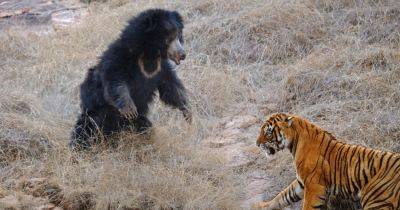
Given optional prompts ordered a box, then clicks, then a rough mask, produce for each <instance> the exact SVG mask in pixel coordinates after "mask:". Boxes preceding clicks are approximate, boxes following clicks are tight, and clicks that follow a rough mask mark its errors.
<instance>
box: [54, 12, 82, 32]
mask: <svg viewBox="0 0 400 210" xmlns="http://www.w3.org/2000/svg"><path fill="white" fill-rule="evenodd" d="M86 14H87V12H86V10H77V9H66V10H62V11H58V12H54V13H53V14H52V15H51V21H52V23H53V26H54V28H56V29H57V28H62V27H67V26H70V25H72V24H74V23H77V22H78V21H79V20H80V19H82V17H83V16H85V15H86Z"/></svg>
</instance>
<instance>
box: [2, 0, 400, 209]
mask: <svg viewBox="0 0 400 210" xmlns="http://www.w3.org/2000/svg"><path fill="white" fill-rule="evenodd" d="M153 7H161V8H166V9H174V10H178V11H179V12H180V13H181V14H182V15H183V16H184V18H185V22H186V28H185V30H184V35H185V39H186V42H185V46H186V49H187V52H188V56H187V60H185V61H184V62H183V63H182V64H181V65H180V66H179V67H178V68H177V72H178V74H179V76H180V77H181V78H182V80H183V82H184V84H185V85H186V87H187V89H188V91H189V98H190V103H191V106H192V108H193V112H194V115H195V117H194V123H193V124H192V125H187V124H186V123H185V121H184V120H183V118H182V116H181V114H180V113H179V111H176V110H173V109H171V108H169V107H167V106H165V105H163V104H161V103H160V102H159V101H156V102H155V103H154V105H153V106H152V112H151V116H150V117H151V119H152V120H153V122H154V127H155V128H154V130H153V133H152V135H151V136H146V137H143V136H136V135H135V134H132V133H124V134H121V135H119V136H116V137H115V139H116V140H118V142H119V146H118V147H117V148H108V147H105V148H103V147H99V148H96V149H94V151H91V152H88V153H83V154H82V153H80V154H75V153H72V152H71V151H70V150H69V149H68V147H67V144H68V141H69V134H70V132H71V129H72V126H73V124H74V121H75V119H76V117H77V115H78V113H79V100H78V96H79V84H80V83H81V82H82V81H83V78H84V76H85V74H86V70H87V69H88V68H89V67H90V66H92V65H94V64H96V62H97V58H98V56H100V55H101V53H102V51H103V50H105V49H106V48H107V46H108V44H109V43H110V42H112V41H113V40H114V39H115V38H116V37H117V36H118V34H119V32H120V30H121V29H122V28H123V27H124V25H125V23H126V21H127V20H128V19H129V18H131V17H132V16H134V15H135V14H137V13H138V12H140V11H142V10H144V9H147V8H153ZM88 10H89V13H88V15H87V16H86V17H85V18H84V19H83V20H82V22H81V23H79V24H76V25H74V26H71V27H68V28H65V29H60V30H57V31H56V32H55V33H53V34H49V35H46V36H43V35H42V36H35V35H30V36H27V34H26V33H21V31H24V29H23V28H19V27H12V28H9V29H7V30H3V31H1V32H0V83H1V88H0V198H5V197H7V196H14V197H16V198H18V200H19V203H18V205H17V204H16V205H15V209H31V208H33V206H40V205H43V204H45V203H48V202H51V203H53V204H56V205H58V206H60V207H63V208H64V209H85V208H87V209H90V208H95V209H135V208H140V209H170V208H172V209H241V208H247V207H246V206H243V203H242V202H243V200H245V199H247V198H246V195H245V193H244V192H243V189H244V188H245V187H246V186H247V185H248V184H249V182H248V174H251V173H252V172H254V171H260V170H261V171H262V172H264V173H266V174H268V176H270V178H271V180H270V181H271V184H270V185H268V186H270V187H266V189H264V190H265V193H266V194H265V198H266V199H270V198H271V197H272V196H273V195H274V194H275V193H277V192H279V190H281V189H282V188H283V187H284V186H285V185H286V184H288V183H290V181H291V180H292V179H293V178H294V177H295V175H294V170H293V167H292V166H291V165H290V164H289V163H290V160H291V158H290V157H289V153H287V152H284V153H281V154H278V155H277V156H276V157H275V158H273V159H267V158H265V157H262V156H261V155H260V157H259V158H258V159H257V160H256V161H255V163H254V164H252V165H250V166H246V167H244V168H241V169H240V170H238V169H237V168H234V167H232V168H230V167H223V166H224V161H223V160H222V159H221V157H219V156H218V154H210V153H209V152H208V151H207V148H205V147H203V146H202V140H204V139H206V138H208V137H210V136H213V135H216V134H218V133H219V132H222V130H221V129H222V128H221V127H220V126H218V122H219V121H220V120H221V119H222V118H224V117H232V116H239V115H254V116H257V117H258V118H259V119H264V118H265V116H268V115H269V114H271V113H274V112H278V111H279V112H280V111H282V112H289V113H294V114H297V115H300V116H303V117H306V118H308V119H310V120H311V121H313V122H315V123H317V124H319V125H321V126H322V127H323V128H326V129H327V130H329V131H330V132H332V133H333V134H335V135H336V136H337V137H338V138H340V139H343V141H345V142H349V143H355V144H359V145H364V146H369V147H374V148H379V149H384V150H389V151H395V152H400V83H399V81H400V2H399V1H397V0H338V1H333V0H324V1H317V0H266V1H260V0H256V1H253V0H241V1H235V2H233V1H228V0H203V1H195V0H189V1H160V0H154V1H144V0H138V1H136V0H135V1H128V0H111V1H106V2H105V3H93V4H90V5H89V8H88ZM259 126H260V123H255V124H253V125H252V126H251V129H250V130H251V131H252V132H251V133H249V134H248V136H249V137H248V138H247V139H245V142H246V144H247V145H254V144H255V140H256V139H255V137H256V136H257V129H258V127H259ZM32 178H35V179H32ZM0 208H5V207H4V206H3V207H2V206H0Z"/></svg>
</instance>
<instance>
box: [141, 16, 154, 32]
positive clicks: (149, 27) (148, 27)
mask: <svg viewBox="0 0 400 210" xmlns="http://www.w3.org/2000/svg"><path fill="white" fill-rule="evenodd" d="M143 28H144V31H145V32H150V31H154V30H155V29H156V28H157V22H156V21H155V20H154V19H153V18H152V17H146V18H145V19H144V21H143Z"/></svg>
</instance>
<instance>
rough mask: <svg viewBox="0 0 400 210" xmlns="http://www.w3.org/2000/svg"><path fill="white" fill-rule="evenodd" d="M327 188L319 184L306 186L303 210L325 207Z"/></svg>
mask: <svg viewBox="0 0 400 210" xmlns="http://www.w3.org/2000/svg"><path fill="white" fill-rule="evenodd" d="M325 197H326V188H325V187H324V186H322V185H319V184H311V183H310V184H309V185H306V187H305V190H304V202H303V208H302V210H315V209H322V208H324V207H325V205H326V203H325Z"/></svg>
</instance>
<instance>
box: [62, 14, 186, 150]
mask: <svg viewBox="0 0 400 210" xmlns="http://www.w3.org/2000/svg"><path fill="white" fill-rule="evenodd" d="M182 29H183V21H182V17H181V16H180V14H179V13H178V12H176V11H167V10H162V9H150V10H146V11H144V12H142V13H140V14H139V15H137V16H136V17H134V18H132V19H131V20H130V21H129V22H128V25H127V26H126V28H125V29H124V30H123V31H122V33H121V35H120V37H119V38H118V39H117V40H116V41H114V42H113V43H112V44H111V45H110V46H109V47H108V49H107V50H106V51H105V52H104V53H103V55H102V56H101V57H100V61H99V63H98V64H97V65H96V66H94V67H92V68H90V69H89V71H88V73H87V76H86V79H85V80H84V82H83V83H82V84H81V86H80V99H81V111H82V113H81V115H80V116H79V118H78V120H77V122H76V125H75V128H74V131H73V132H72V135H71V142H70V144H69V145H70V147H71V148H72V149H78V150H79V149H87V148H89V147H90V146H91V145H92V144H94V143H96V142H98V138H99V135H100V136H103V137H107V135H109V134H111V133H113V132H118V131H121V130H124V129H127V128H130V127H134V128H135V131H136V132H139V133H142V132H145V131H147V129H149V128H150V127H151V126H152V123H151V122H150V120H149V119H148V118H147V117H146V115H147V113H148V110H149V107H148V105H149V103H151V102H152V101H153V98H154V96H155V92H156V91H157V90H158V93H159V96H160V99H161V101H163V102H164V103H166V104H168V105H170V106H172V107H175V108H178V109H179V110H181V111H182V113H183V116H184V117H185V119H186V120H187V121H188V122H191V117H192V116H191V112H190V110H189V109H188V107H187V100H186V91H185V88H184V86H183V84H182V82H181V81H180V80H179V78H178V77H177V76H176V74H175V72H174V70H173V64H171V63H170V62H171V61H170V60H172V61H174V62H175V64H176V65H179V64H180V61H181V60H184V59H185V57H186V54H185V51H184V49H183V47H182V44H183V35H182Z"/></svg>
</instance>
